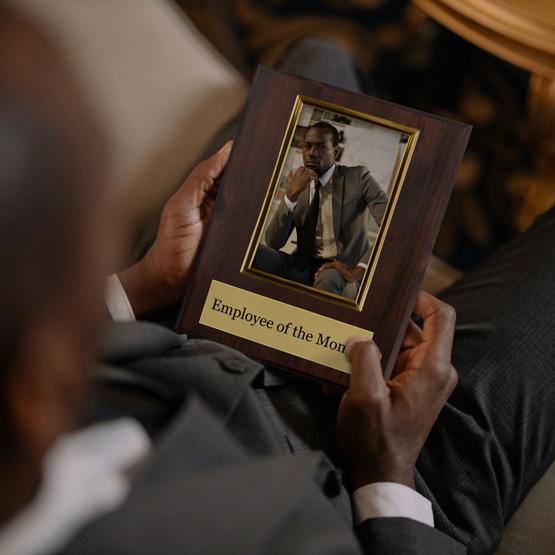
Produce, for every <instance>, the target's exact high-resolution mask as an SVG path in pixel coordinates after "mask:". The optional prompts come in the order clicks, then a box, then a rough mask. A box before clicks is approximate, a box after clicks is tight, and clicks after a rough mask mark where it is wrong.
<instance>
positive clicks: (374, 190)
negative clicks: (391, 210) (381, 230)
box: [360, 167, 389, 225]
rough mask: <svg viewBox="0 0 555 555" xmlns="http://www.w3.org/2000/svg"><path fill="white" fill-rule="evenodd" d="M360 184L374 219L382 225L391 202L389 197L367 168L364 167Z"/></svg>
mask: <svg viewBox="0 0 555 555" xmlns="http://www.w3.org/2000/svg"><path fill="white" fill-rule="evenodd" d="M360 184H361V188H362V194H363V196H364V199H365V200H366V204H367V205H368V208H369V210H370V213H371V214H372V217H373V218H374V220H375V222H376V223H377V224H378V225H381V223H382V220H383V216H384V214H385V209H386V207H387V201H388V200H389V198H388V196H387V195H386V194H385V193H384V192H383V190H382V188H381V187H380V186H379V185H378V183H377V181H376V180H375V179H374V178H373V177H372V175H371V174H370V172H369V171H368V170H367V169H366V168H365V167H362V173H361V176H360Z"/></svg>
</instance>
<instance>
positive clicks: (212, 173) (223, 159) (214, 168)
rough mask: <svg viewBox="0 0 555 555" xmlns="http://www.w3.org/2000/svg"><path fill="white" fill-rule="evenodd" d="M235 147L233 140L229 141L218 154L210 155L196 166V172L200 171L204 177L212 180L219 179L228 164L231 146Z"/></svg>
mask: <svg viewBox="0 0 555 555" xmlns="http://www.w3.org/2000/svg"><path fill="white" fill-rule="evenodd" d="M232 147H233V141H228V142H227V143H226V144H225V145H224V146H223V147H222V148H220V150H218V152H216V154H213V155H212V156H210V158H208V159H206V160H204V162H201V163H200V164H199V165H198V166H197V167H196V168H195V172H198V173H200V174H201V175H202V176H203V177H207V178H209V179H211V180H216V179H218V178H219V177H220V176H221V175H222V172H223V170H224V168H225V165H226V164H227V161H228V159H229V155H230V153H231V148H232Z"/></svg>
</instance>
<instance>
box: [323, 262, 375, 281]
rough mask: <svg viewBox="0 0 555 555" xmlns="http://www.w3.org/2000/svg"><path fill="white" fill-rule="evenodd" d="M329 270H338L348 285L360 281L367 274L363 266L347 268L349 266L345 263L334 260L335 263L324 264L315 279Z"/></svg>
mask: <svg viewBox="0 0 555 555" xmlns="http://www.w3.org/2000/svg"><path fill="white" fill-rule="evenodd" d="M328 268H334V269H335V270H337V271H338V272H339V273H340V274H341V276H342V277H343V279H344V280H345V281H346V282H347V283H355V282H357V281H360V280H361V279H362V278H363V277H364V272H365V269H364V268H363V267H362V266H347V264H343V262H339V260H334V261H333V262H325V263H324V264H322V265H321V266H320V267H319V268H318V270H316V273H315V274H314V278H315V279H316V278H318V276H319V275H320V274H321V273H322V272H323V271H324V270H326V269H328Z"/></svg>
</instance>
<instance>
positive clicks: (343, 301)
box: [240, 95, 420, 312]
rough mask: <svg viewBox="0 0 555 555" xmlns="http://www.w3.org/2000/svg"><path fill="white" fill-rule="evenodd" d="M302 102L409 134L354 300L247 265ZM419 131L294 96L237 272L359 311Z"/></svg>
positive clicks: (273, 191)
mask: <svg viewBox="0 0 555 555" xmlns="http://www.w3.org/2000/svg"><path fill="white" fill-rule="evenodd" d="M304 104H308V105H311V106H313V107H315V108H323V109H324V110H328V111H333V112H336V113H339V114H342V115H346V116H351V117H354V118H356V119H359V120H362V121H366V122H369V123H373V124H375V125H379V126H381V127H385V128H387V129H393V130H395V131H401V132H403V133H405V134H406V135H408V136H409V140H408V143H407V147H406V148H405V152H404V154H403V159H402V161H401V164H400V166H399V169H398V171H397V176H396V177H395V184H394V185H393V189H392V194H391V196H390V199H389V201H388V203H387V208H386V213H385V215H384V219H383V221H382V225H381V226H380V230H379V232H378V235H377V237H376V241H375V242H374V244H373V245H372V248H371V254H370V260H369V262H368V268H367V269H366V272H365V273H364V277H363V278H362V284H361V286H360V288H359V291H358V294H357V297H356V299H354V300H353V299H347V298H345V297H343V296H342V295H337V294H335V293H329V292H327V291H322V290H319V289H315V288H314V287H312V286H309V285H305V284H302V283H298V282H295V281H293V280H289V279H286V278H282V277H279V276H275V275H273V274H269V273H267V272H264V271H262V270H258V269H256V268H251V265H252V261H253V259H254V255H255V252H256V248H257V247H258V243H259V242H260V237H261V235H262V231H263V229H264V228H265V226H266V222H267V219H268V216H269V213H270V205H271V202H272V200H273V198H274V196H275V192H276V189H277V185H278V181H279V176H280V175H281V172H282V170H283V164H284V163H285V158H286V156H287V152H288V150H289V144H290V142H291V138H292V136H293V133H294V132H295V129H296V127H297V123H298V121H299V116H300V113H301V110H302V107H303V105H304ZM419 134H420V130H418V129H416V128H414V127H408V126H406V125H402V124H399V123H395V122H393V121H391V120H388V119H385V118H381V117H378V116H371V115H369V114H365V113H363V112H359V111H357V110H353V109H351V108H345V107H343V106H339V105H337V104H333V103H332V102H327V101H326V100H319V99H316V98H311V97H308V96H304V95H297V97H296V98H295V103H294V104H293V110H292V111H291V115H290V117H289V122H288V124H287V129H286V131H285V135H284V137H283V141H282V143H281V146H280V150H279V155H278V158H277V161H276V164H275V166H274V170H273V172H272V177H271V179H270V186H269V187H268V190H267V192H266V196H265V197H264V202H263V204H262V209H261V211H260V214H259V216H258V219H257V221H256V225H255V228H254V232H253V234H252V236H251V240H250V242H249V246H248V248H247V254H246V255H245V258H244V260H243V264H242V265H241V270H240V271H241V273H244V274H247V275H252V276H253V277H256V278H258V279H263V280H265V281H273V282H276V283H278V284H279V285H282V286H285V287H287V288H288V289H294V290H295V289H296V290H299V289H300V290H302V291H305V292H306V293H308V294H310V295H312V296H315V297H319V298H323V299H325V300H327V301H329V302H332V303H335V304H339V305H342V306H347V307H348V308H351V309H354V310H357V311H359V312H360V311H362V308H363V306H364V303H365V301H366V297H367V295H368V290H369V288H370V284H371V282H372V278H373V277H374V272H375V271H376V266H377V263H378V259H379V255H380V254H381V251H382V246H383V243H384V240H385V235H386V233H387V230H388V229H389V224H390V221H391V219H392V217H393V213H394V211H395V207H396V206H397V200H398V198H399V195H400V192H401V188H402V185H403V183H404V181H405V177H406V173H407V170H408V167H409V165H410V161H411V159H412V155H413V153H414V148H415V145H416V141H417V139H418V136H419Z"/></svg>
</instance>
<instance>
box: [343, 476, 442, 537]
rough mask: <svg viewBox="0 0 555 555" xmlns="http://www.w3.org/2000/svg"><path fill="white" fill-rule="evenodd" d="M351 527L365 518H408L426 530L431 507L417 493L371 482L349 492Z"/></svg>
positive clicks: (398, 486) (431, 518) (429, 521)
mask: <svg viewBox="0 0 555 555" xmlns="http://www.w3.org/2000/svg"><path fill="white" fill-rule="evenodd" d="M352 499H353V508H354V513H355V524H356V525H359V524H361V523H362V522H364V521H365V520H367V519H369V518H380V517H404V518H412V519H413V520H416V521H418V522H421V523H422V524H427V525H428V526H433V525H434V514H433V512H432V504H431V503H430V501H428V499H426V498H425V497H423V496H422V495H420V494H419V493H418V492H417V491H415V490H413V489H412V488H409V487H408V486H404V485H403V484H397V483H394V482H375V483H373V484H368V485H366V486H362V487H361V488H358V489H357V490H355V491H354V492H353V496H352Z"/></svg>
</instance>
